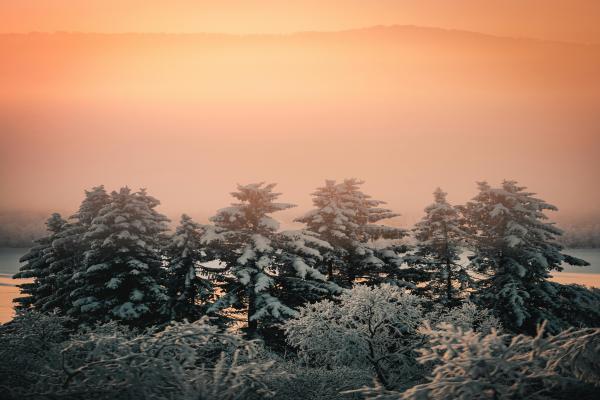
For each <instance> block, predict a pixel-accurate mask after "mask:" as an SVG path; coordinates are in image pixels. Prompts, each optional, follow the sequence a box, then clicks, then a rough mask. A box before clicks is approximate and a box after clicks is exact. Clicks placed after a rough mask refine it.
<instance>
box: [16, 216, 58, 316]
mask: <svg viewBox="0 0 600 400" xmlns="http://www.w3.org/2000/svg"><path fill="white" fill-rule="evenodd" d="M66 225H67V221H65V220H64V219H63V218H62V217H61V216H60V214H59V213H54V214H52V215H51V216H50V218H48V220H47V221H46V227H47V229H48V232H49V235H48V236H45V237H43V238H41V239H38V240H36V241H35V245H34V246H33V247H32V248H31V249H30V250H29V252H27V254H25V255H24V256H23V257H21V258H20V259H19V261H20V262H21V263H25V264H24V265H22V266H21V267H20V268H19V272H17V273H16V274H15V275H14V276H13V278H14V279H32V281H31V282H28V283H22V284H20V285H17V286H18V287H19V289H20V290H21V294H24V295H25V296H22V297H17V298H16V299H14V300H13V301H14V302H15V303H16V304H15V308H16V309H17V310H28V309H34V310H38V311H42V310H44V309H46V308H47V307H46V302H47V300H48V298H49V297H50V296H51V295H52V294H53V293H54V292H55V290H56V277H55V275H54V274H53V273H52V271H51V268H50V265H51V264H52V262H53V257H54V255H53V249H52V242H53V241H54V239H55V238H56V236H57V235H59V234H60V233H61V232H62V231H63V230H64V229H65V226H66Z"/></svg>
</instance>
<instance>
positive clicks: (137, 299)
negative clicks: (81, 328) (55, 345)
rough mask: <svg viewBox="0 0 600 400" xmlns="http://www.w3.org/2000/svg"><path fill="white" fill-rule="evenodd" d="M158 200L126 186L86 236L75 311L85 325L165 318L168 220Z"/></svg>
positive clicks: (150, 321)
mask: <svg viewBox="0 0 600 400" xmlns="http://www.w3.org/2000/svg"><path fill="white" fill-rule="evenodd" d="M158 204H160V203H159V201H158V200H156V199H154V198H153V197H150V196H148V195H147V194H146V192H145V191H144V190H141V191H139V192H135V193H132V192H131V190H130V189H129V188H127V187H125V188H122V189H121V190H120V191H119V192H112V193H111V195H110V203H109V204H108V205H106V206H104V207H102V208H101V209H100V211H99V215H98V216H97V217H96V218H94V219H93V220H92V223H91V226H90V228H89V229H88V231H87V233H86V234H85V240H87V241H88V243H89V250H88V251H87V252H86V254H85V258H86V259H85V268H84V269H83V270H82V271H80V272H79V273H78V276H77V280H78V281H79V282H80V287H79V288H78V289H76V290H75V291H74V292H73V294H72V298H73V299H74V301H73V309H72V310H71V314H72V315H73V316H75V317H76V318H77V319H78V320H79V321H80V322H81V323H94V322H99V321H102V322H104V321H108V320H113V319H114V320H120V321H122V322H124V323H126V324H129V325H131V326H147V325H150V324H153V323H156V322H159V321H160V320H161V319H163V318H164V317H165V313H166V302H167V295H166V290H165V288H164V287H163V286H162V285H161V281H162V278H163V277H162V275H163V260H162V258H161V253H160V250H161V246H162V245H163V244H164V242H163V240H164V238H165V236H164V232H165V231H166V230H167V229H168V228H167V224H166V223H167V221H168V219H167V218H166V217H165V216H164V215H162V214H160V213H158V212H157V211H156V210H155V209H154V207H156V206H157V205H158Z"/></svg>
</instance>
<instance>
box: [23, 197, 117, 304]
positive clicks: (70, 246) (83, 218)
mask: <svg viewBox="0 0 600 400" xmlns="http://www.w3.org/2000/svg"><path fill="white" fill-rule="evenodd" d="M107 202H108V195H107V194H106V191H105V190H104V187H103V186H98V187H94V188H92V189H91V190H90V191H86V198H85V199H84V200H83V202H82V203H81V207H80V209H79V211H78V212H77V213H76V214H75V215H73V216H71V217H70V221H69V222H67V221H65V220H63V219H62V218H61V217H60V215H59V214H53V215H52V216H51V217H50V219H49V220H48V222H47V226H48V229H49V231H50V232H51V235H50V236H48V237H45V238H42V239H40V241H38V245H37V246H35V247H33V248H32V249H31V250H30V252H29V253H28V254H27V255H25V256H24V257H23V258H22V260H23V261H26V262H27V264H26V265H25V266H23V270H22V271H21V272H20V273H19V274H18V275H17V276H18V277H25V276H31V277H33V275H32V274H35V275H37V276H38V278H35V279H34V282H33V283H32V284H24V285H23V286H24V287H23V290H22V291H23V292H24V293H27V292H28V291H29V290H31V288H33V287H37V294H36V295H35V297H36V300H35V302H34V303H35V308H36V309H37V310H38V311H59V312H65V311H66V310H67V309H69V308H70V307H71V304H70V294H71V292H72V291H73V290H74V289H75V288H76V287H77V282H74V280H73V275H74V274H75V273H76V272H77V270H78V268H80V267H81V265H82V264H83V254H84V252H85V250H86V246H85V243H84V240H83V237H84V235H85V232H86V230H87V229H88V228H89V226H90V224H91V221H92V219H93V218H94V217H95V216H96V215H97V214H98V212H99V210H100V209H101V208H102V207H103V206H105V205H106V204H107ZM34 265H36V266H37V267H33V266H34ZM32 268H33V269H34V270H35V271H32ZM29 285H31V286H29ZM22 301H27V300H25V298H24V299H21V300H19V302H22Z"/></svg>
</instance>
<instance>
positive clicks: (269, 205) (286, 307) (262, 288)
mask: <svg viewBox="0 0 600 400" xmlns="http://www.w3.org/2000/svg"><path fill="white" fill-rule="evenodd" d="M274 187H275V184H267V185H265V184H264V183H263V182H261V183H255V184H249V185H238V188H237V189H238V190H237V191H236V192H233V193H232V196H233V197H235V198H236V199H237V200H239V202H238V203H235V204H232V205H231V207H227V208H224V209H221V210H219V211H218V213H217V215H215V216H214V217H213V218H211V221H212V222H213V223H214V224H215V226H214V227H212V228H211V229H207V230H206V232H205V234H204V237H203V243H204V244H206V245H207V250H208V252H209V253H210V254H211V255H212V256H213V257H215V258H217V259H218V260H219V261H220V262H222V263H224V265H225V266H224V269H223V271H222V273H221V278H220V280H222V281H223V282H224V285H222V287H221V290H222V291H223V293H224V294H223V295H222V296H221V297H220V298H219V299H218V300H217V301H216V302H215V304H213V306H212V307H211V311H218V310H222V309H224V308H226V307H233V308H235V309H237V310H243V311H244V313H245V314H246V321H247V326H248V327H247V334H248V336H250V337H252V336H254V335H255V334H256V333H257V330H258V327H259V321H262V322H263V323H267V322H268V321H270V320H282V319H284V318H286V317H290V316H294V315H296V311H295V310H294V308H293V307H294V306H296V305H297V304H298V302H299V301H298V297H299V296H301V295H300V294H299V293H298V292H299V291H302V292H303V296H305V297H306V298H314V297H315V296H316V295H318V294H319V293H324V292H325V291H329V290H332V291H333V290H335V289H334V288H335V285H330V284H328V283H327V282H325V280H326V279H325V276H324V275H323V274H322V273H321V272H320V271H319V270H318V266H317V260H320V257H321V256H320V253H319V250H318V249H319V247H323V246H327V244H325V243H323V242H322V241H319V240H318V239H317V238H315V237H314V235H311V234H310V233H306V232H296V233H294V232H287V233H281V234H278V233H277V230H278V229H279V223H278V222H277V221H276V220H275V219H273V218H272V217H271V216H270V215H269V214H271V213H274V212H277V211H282V210H285V209H288V208H291V207H294V205H292V204H287V203H277V202H275V200H276V199H277V198H278V197H279V196H280V193H275V192H273V188H274Z"/></svg>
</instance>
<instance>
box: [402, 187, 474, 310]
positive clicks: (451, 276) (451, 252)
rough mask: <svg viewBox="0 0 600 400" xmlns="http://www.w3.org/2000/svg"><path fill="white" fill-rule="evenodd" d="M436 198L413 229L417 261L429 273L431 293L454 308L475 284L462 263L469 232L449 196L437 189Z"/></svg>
mask: <svg viewBox="0 0 600 400" xmlns="http://www.w3.org/2000/svg"><path fill="white" fill-rule="evenodd" d="M433 196H434V202H433V204H431V205H429V206H427V207H426V208H425V216H424V217H423V219H422V220H421V221H420V222H418V223H417V224H416V225H415V228H414V229H413V234H414V237H415V239H416V240H417V245H416V251H415V256H416V257H415V260H414V262H416V264H417V265H419V266H420V268H422V269H423V270H425V271H427V273H428V274H429V280H428V282H427V284H426V290H427V292H429V294H430V295H432V296H433V297H434V298H435V299H438V300H441V301H442V302H443V303H445V304H447V305H448V306H450V305H452V304H453V303H455V300H457V298H458V297H459V296H460V292H461V290H463V289H466V287H467V286H469V284H470V282H471V278H470V276H469V274H468V272H467V270H466V268H465V267H463V266H462V265H461V264H460V263H459V261H460V254H461V252H462V247H463V246H464V245H465V240H466V238H467V233H466V232H465V228H464V226H463V225H464V223H463V221H462V216H461V214H460V212H459V210H458V209H457V208H456V207H453V206H452V205H450V204H449V203H448V202H447V201H446V193H445V192H443V191H442V190H441V189H440V188H437V189H436V191H435V192H434V193H433Z"/></svg>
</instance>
